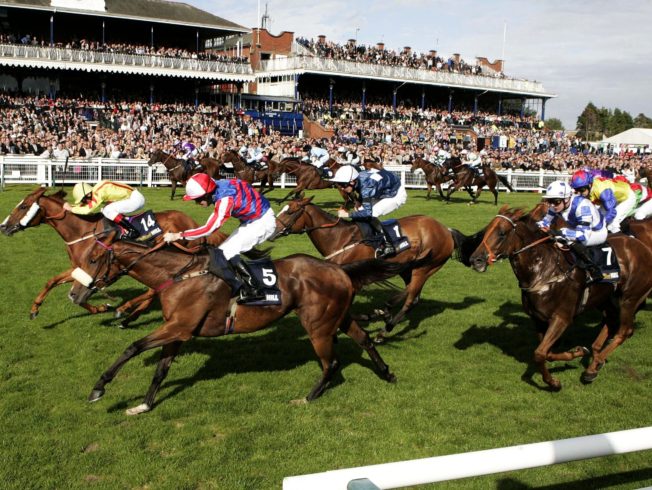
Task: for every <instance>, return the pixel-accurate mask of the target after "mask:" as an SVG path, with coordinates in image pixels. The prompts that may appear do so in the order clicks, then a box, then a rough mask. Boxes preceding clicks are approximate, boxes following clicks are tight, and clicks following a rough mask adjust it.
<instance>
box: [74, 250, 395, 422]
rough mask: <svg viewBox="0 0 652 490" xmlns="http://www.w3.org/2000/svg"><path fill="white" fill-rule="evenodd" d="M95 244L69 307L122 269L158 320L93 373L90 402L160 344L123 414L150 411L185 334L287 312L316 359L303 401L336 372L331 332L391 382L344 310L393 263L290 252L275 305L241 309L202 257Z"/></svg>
mask: <svg viewBox="0 0 652 490" xmlns="http://www.w3.org/2000/svg"><path fill="white" fill-rule="evenodd" d="M98 245H99V246H96V247H95V248H94V249H92V250H89V251H87V253H86V255H85V257H84V258H83V259H82V261H81V267H82V269H83V270H84V271H85V272H86V273H87V274H88V275H89V279H92V282H91V283H87V285H88V287H86V286H82V285H81V284H79V283H78V282H75V283H74V285H73V287H72V289H71V291H70V298H71V299H72V300H73V301H75V302H76V303H79V302H84V301H86V300H87V299H88V297H89V295H90V294H91V293H92V292H93V291H94V290H96V289H97V288H100V287H104V286H105V285H106V284H109V283H110V282H111V281H112V280H114V279H115V277H116V276H117V275H119V274H121V273H123V272H124V271H128V273H129V275H130V276H132V277H134V278H135V279H137V280H138V281H140V282H142V283H143V284H145V285H146V286H148V287H150V288H154V289H156V290H157V292H158V295H159V298H160V300H161V306H162V310H163V318H164V320H165V323H163V325H161V326H160V327H159V328H157V329H156V330H154V331H153V332H152V333H150V334H149V335H147V336H146V337H143V338H142V339H140V340H137V341H135V342H134V343H132V344H131V345H130V346H129V347H128V348H127V349H126V350H125V351H124V353H123V354H122V355H121V356H120V357H118V359H117V360H116V361H115V363H114V364H113V365H112V366H111V367H109V369H107V370H106V371H105V372H104V373H103V374H102V376H100V379H99V380H98V381H97V383H96V384H95V386H94V387H93V390H92V392H91V394H90V396H89V398H88V400H89V401H91V402H94V401H97V400H99V399H100V398H101V397H102V396H103V395H104V391H105V386H106V384H108V383H109V382H111V381H112V380H113V378H114V377H115V375H116V374H117V372H118V371H119V370H120V368H121V367H122V366H123V365H124V364H125V363H126V362H127V361H129V360H130V359H132V358H133V357H135V356H137V355H139V354H141V353H143V352H145V351H146V350H149V349H153V348H155V347H161V348H162V350H161V358H160V360H159V363H158V367H157V368H156V372H155V374H154V378H153V380H152V383H151V385H150V388H149V390H148V392H147V394H146V395H145V398H144V400H143V403H142V404H140V405H138V406H137V407H134V408H132V409H129V410H127V414H128V415H136V414H139V413H143V412H147V411H149V410H151V409H152V408H153V406H154V399H155V396H156V393H157V391H158V389H159V387H160V385H161V383H162V382H163V380H164V379H165V377H166V375H167V373H168V369H169V368H170V364H171V363H172V361H173V360H174V358H175V356H176V355H177V353H178V352H179V348H180V346H181V344H182V343H183V342H185V341H187V340H190V339H191V338H192V337H193V336H198V337H217V336H221V335H226V334H230V333H249V332H255V331H257V330H260V329H262V328H265V327H267V326H269V325H270V324H271V323H272V322H273V321H274V320H277V319H279V318H282V317H284V316H285V315H287V314H288V313H289V312H291V311H295V312H296V314H297V316H298V317H299V320H300V321H301V324H302V325H303V327H304V328H305V330H306V332H307V334H308V338H309V339H310V342H311V343H312V345H313V348H314V350H315V353H316V354H317V356H318V357H319V359H320V361H321V367H322V375H321V377H320V379H319V380H318V381H317V383H315V385H314V386H313V388H312V390H311V391H310V393H309V394H308V396H307V397H306V400H307V401H310V400H314V399H315V398H317V397H318V396H320V395H321V394H322V393H323V391H324V390H325V389H326V388H327V386H328V384H329V382H330V380H331V379H332V377H333V374H334V373H335V371H336V370H337V369H338V367H339V363H338V361H337V359H336V358H335V352H334V345H333V344H334V340H335V336H336V334H337V331H338V329H339V330H341V331H342V332H344V333H346V334H347V335H348V336H349V337H351V338H352V339H353V340H354V341H355V342H356V343H357V344H358V345H359V346H360V347H361V348H363V349H364V350H366V351H367V353H368V354H369V356H370V357H371V359H372V361H373V362H374V365H375V366H376V368H377V369H378V371H379V373H380V376H381V377H382V378H383V379H385V380H386V381H389V382H393V381H395V377H394V375H393V374H392V373H391V372H390V370H389V367H388V366H387V364H385V362H384V361H383V360H382V358H381V357H380V355H379V354H378V352H377V351H376V349H375V347H374V345H373V343H372V342H371V341H370V339H369V336H368V335H367V333H366V332H365V331H364V330H363V329H362V328H361V327H359V326H358V324H357V323H356V322H355V321H354V320H352V319H351V317H350V316H349V313H348V311H349V308H350V306H351V303H352V302H353V298H354V296H355V293H356V291H358V290H359V289H361V288H362V286H364V285H365V284H369V283H370V282H373V281H377V280H380V279H382V278H384V277H389V276H391V275H393V274H395V273H396V272H397V271H396V267H397V265H396V264H389V263H386V262H383V261H379V260H372V261H365V262H357V263H355V264H350V265H347V266H344V267H342V268H341V267H338V266H337V265H334V264H331V263H328V262H324V261H321V260H319V259H316V258H314V257H310V256H307V255H301V254H296V255H291V256H289V257H286V258H283V259H279V260H275V261H274V264H275V266H276V272H277V285H278V287H279V289H280V291H281V301H282V304H281V305H278V306H247V305H236V304H235V303H234V302H233V301H232V300H230V296H231V294H230V289H229V286H227V284H226V283H225V282H224V281H222V280H221V279H219V278H218V277H216V276H214V275H212V274H210V273H208V271H207V268H208V262H209V259H208V255H206V254H203V255H190V256H189V255H187V254H183V253H180V252H177V251H174V250H171V249H169V248H162V249H159V250H150V251H147V252H145V253H142V248H139V247H137V246H135V245H133V244H129V243H127V242H116V243H114V244H112V245H110V244H105V243H98ZM89 288H90V289H89ZM229 312H230V313H229ZM227 318H230V319H231V320H232V321H231V320H229V319H227Z"/></svg>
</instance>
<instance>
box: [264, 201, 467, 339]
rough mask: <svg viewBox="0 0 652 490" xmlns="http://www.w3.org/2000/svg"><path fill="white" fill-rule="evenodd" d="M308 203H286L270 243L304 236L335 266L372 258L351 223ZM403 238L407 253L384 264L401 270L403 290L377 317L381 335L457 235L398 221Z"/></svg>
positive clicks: (424, 219) (415, 220)
mask: <svg viewBox="0 0 652 490" xmlns="http://www.w3.org/2000/svg"><path fill="white" fill-rule="evenodd" d="M311 200H312V198H308V199H295V200H293V201H290V203H288V204H287V205H286V206H285V207H284V208H283V209H282V210H281V211H280V212H279V213H278V214H277V216H276V232H275V234H274V235H273V236H272V238H271V239H272V240H273V239H276V238H277V237H279V236H282V235H288V234H290V233H307V234H308V237H309V238H310V240H311V241H312V243H313V245H315V247H316V248H317V250H318V251H319V253H320V254H322V255H323V256H325V257H326V260H330V261H332V262H334V263H336V264H347V263H350V262H353V261H356V260H362V259H369V258H373V257H374V254H375V251H374V248H373V247H372V246H370V245H367V244H366V243H365V242H364V241H363V237H362V233H361V232H360V228H359V227H358V226H357V225H356V224H355V223H354V222H352V221H344V220H342V219H340V218H337V217H336V216H333V215H332V214H330V213H328V212H326V211H324V210H323V209H321V208H320V207H319V206H317V205H316V204H312V203H311ZM398 222H399V224H400V226H401V230H402V232H403V235H405V236H406V237H407V238H408V239H409V241H410V249H408V250H406V251H404V252H402V253H400V254H398V255H397V256H396V257H393V258H392V259H390V261H392V262H398V263H401V264H404V265H405V269H404V270H403V271H402V272H401V274H400V275H401V278H402V279H403V281H404V282H405V290H404V291H403V292H402V293H401V294H400V295H399V296H398V297H397V298H395V299H394V301H393V302H392V304H391V305H389V307H388V309H387V310H385V311H383V312H382V316H383V317H384V319H385V327H384V331H383V332H381V333H380V334H379V338H378V341H382V340H383V338H384V336H385V333H387V332H391V331H392V329H393V328H394V326H395V325H396V324H397V323H398V322H400V321H401V320H402V319H403V317H404V316H405V314H406V313H407V312H408V311H410V310H411V309H412V308H413V307H414V306H416V304H417V303H418V302H419V296H420V294H421V290H422V289H423V285H424V284H425V282H426V281H427V280H428V278H429V277H430V276H432V275H433V274H434V273H435V272H437V271H438V270H439V269H441V268H442V267H443V266H444V264H445V263H446V262H447V261H448V259H449V258H450V257H451V255H452V254H453V251H454V250H455V249H456V248H458V247H459V246H460V245H461V242H462V240H461V237H463V235H462V234H461V233H459V232H457V231H456V230H450V229H448V228H446V227H445V226H444V225H442V224H441V223H440V222H439V221H437V220H435V219H434V218H431V217H429V216H407V217H405V218H400V219H399V220H398ZM400 302H403V305H402V307H401V309H400V310H399V311H398V312H397V313H396V315H394V316H392V315H391V313H390V311H389V310H390V308H391V307H393V306H395V305H398V304H399V303H400Z"/></svg>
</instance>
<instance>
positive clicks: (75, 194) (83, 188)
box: [72, 182, 93, 204]
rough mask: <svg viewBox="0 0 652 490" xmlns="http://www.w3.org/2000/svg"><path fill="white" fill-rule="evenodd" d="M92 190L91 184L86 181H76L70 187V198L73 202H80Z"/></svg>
mask: <svg viewBox="0 0 652 490" xmlns="http://www.w3.org/2000/svg"><path fill="white" fill-rule="evenodd" d="M92 190H93V186H92V185H91V184H89V183H88V182H77V183H76V184H75V187H73V188H72V198H73V201H74V202H75V204H79V203H80V202H82V199H84V197H86V195H87V194H89V193H90V192H91V191H92Z"/></svg>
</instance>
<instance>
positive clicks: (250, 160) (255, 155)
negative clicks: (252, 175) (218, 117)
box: [244, 145, 267, 170]
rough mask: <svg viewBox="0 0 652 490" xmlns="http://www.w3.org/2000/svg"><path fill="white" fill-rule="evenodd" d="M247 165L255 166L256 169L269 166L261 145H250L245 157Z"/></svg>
mask: <svg viewBox="0 0 652 490" xmlns="http://www.w3.org/2000/svg"><path fill="white" fill-rule="evenodd" d="M244 158H245V161H246V162H247V165H249V166H251V167H253V169H254V170H262V169H265V168H267V165H266V164H265V153H263V150H262V148H261V147H260V146H258V145H255V146H253V145H252V146H250V147H249V149H248V150H247V154H246V156H245V157H244Z"/></svg>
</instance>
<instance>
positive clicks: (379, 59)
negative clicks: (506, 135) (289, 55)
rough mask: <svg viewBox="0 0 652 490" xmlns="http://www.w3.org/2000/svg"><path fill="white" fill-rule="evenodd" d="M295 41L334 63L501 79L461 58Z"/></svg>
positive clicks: (500, 74)
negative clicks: (342, 62) (369, 64)
mask: <svg viewBox="0 0 652 490" xmlns="http://www.w3.org/2000/svg"><path fill="white" fill-rule="evenodd" d="M297 42H298V43H299V44H301V45H302V46H304V47H305V48H307V49H308V50H310V51H311V52H312V53H314V54H315V55H316V56H318V57H321V58H329V59H334V60H344V61H354V62H357V63H372V64H376V65H388V66H403V67H407V68H414V69H417V70H430V71H443V72H449V73H461V74H465V75H482V76H490V77H499V78H504V77H505V76H504V74H503V73H502V72H495V71H493V70H491V69H484V70H483V69H482V67H481V66H480V65H479V64H477V63H476V64H473V65H471V64H469V63H466V62H465V61H464V60H463V59H462V58H459V59H456V58H454V57H448V58H442V57H441V56H437V54H436V53H435V52H431V53H427V54H424V53H416V52H414V51H412V49H409V48H404V49H403V50H401V51H395V50H388V49H385V47H384V45H377V46H365V45H362V44H356V43H355V42H353V41H349V42H348V43H347V44H344V45H341V44H337V43H333V42H330V41H323V42H322V41H321V40H318V41H315V40H313V39H306V38H303V37H299V38H297Z"/></svg>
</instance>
